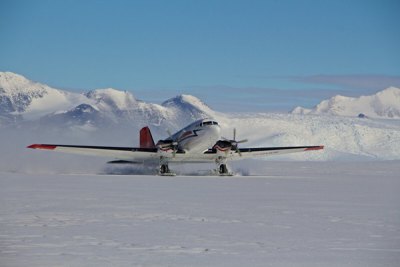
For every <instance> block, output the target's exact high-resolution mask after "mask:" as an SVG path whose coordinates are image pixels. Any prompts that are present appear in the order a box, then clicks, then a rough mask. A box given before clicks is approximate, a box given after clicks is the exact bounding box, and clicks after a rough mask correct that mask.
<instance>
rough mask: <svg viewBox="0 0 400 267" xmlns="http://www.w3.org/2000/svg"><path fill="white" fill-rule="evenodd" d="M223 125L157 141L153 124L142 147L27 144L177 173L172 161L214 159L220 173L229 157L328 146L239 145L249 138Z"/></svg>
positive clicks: (209, 122)
mask: <svg viewBox="0 0 400 267" xmlns="http://www.w3.org/2000/svg"><path fill="white" fill-rule="evenodd" d="M220 131H221V128H220V125H219V124H218V122H217V121H215V120H213V119H200V120H197V121H195V122H193V123H191V124H190V125H188V126H186V127H185V128H183V129H181V130H180V131H178V132H176V133H175V134H172V135H171V134H170V133H169V131H168V134H169V137H168V138H166V139H163V140H159V141H158V142H157V143H156V144H155V143H154V140H153V137H152V134H151V131H150V129H149V127H147V126H146V127H143V128H142V129H141V130H140V133H139V137H140V146H139V147H110V146H80V145H57V144H32V145H30V146H28V147H27V148H32V149H43V150H52V151H57V152H65V153H73V154H83V155H93V156H105V157H110V158H115V159H116V160H113V161H109V162H108V163H114V164H123V163H130V164H158V166H159V169H158V174H159V175H169V176H173V175H175V173H173V172H172V171H171V170H170V169H169V165H168V163H169V162H180V163H185V162H190V163H204V162H214V163H215V164H216V165H217V169H216V171H217V173H218V174H219V175H220V176H226V175H233V173H232V172H230V171H229V170H228V168H227V165H226V163H227V161H228V160H240V159H245V158H253V157H265V156H271V155H280V154H286V153H293V152H303V151H314V150H320V149H323V148H324V146H321V145H319V146H290V147H253V148H239V144H241V143H245V142H247V141H248V140H247V139H244V140H239V141H237V140H236V129H233V139H227V138H224V137H221V136H220Z"/></svg>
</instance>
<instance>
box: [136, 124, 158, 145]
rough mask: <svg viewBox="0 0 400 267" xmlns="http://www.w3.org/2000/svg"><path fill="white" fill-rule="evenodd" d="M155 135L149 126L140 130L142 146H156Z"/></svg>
mask: <svg viewBox="0 0 400 267" xmlns="http://www.w3.org/2000/svg"><path fill="white" fill-rule="evenodd" d="M155 147H156V145H155V144H154V140H153V136H152V135H151V132H150V129H149V127H147V126H146V127H143V128H142V129H141V130H140V148H155Z"/></svg>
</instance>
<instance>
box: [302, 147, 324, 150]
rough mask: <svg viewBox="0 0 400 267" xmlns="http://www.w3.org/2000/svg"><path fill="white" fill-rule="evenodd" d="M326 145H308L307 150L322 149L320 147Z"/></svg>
mask: <svg viewBox="0 0 400 267" xmlns="http://www.w3.org/2000/svg"><path fill="white" fill-rule="evenodd" d="M324 147H325V146H311V147H307V148H306V150H305V151H309V150H320V149H324Z"/></svg>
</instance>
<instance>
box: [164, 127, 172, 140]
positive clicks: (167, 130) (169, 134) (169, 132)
mask: <svg viewBox="0 0 400 267" xmlns="http://www.w3.org/2000/svg"><path fill="white" fill-rule="evenodd" d="M165 131H166V132H167V134H168V138H170V137H171V136H172V134H171V131H170V130H169V129H168V128H167V129H166V130H165Z"/></svg>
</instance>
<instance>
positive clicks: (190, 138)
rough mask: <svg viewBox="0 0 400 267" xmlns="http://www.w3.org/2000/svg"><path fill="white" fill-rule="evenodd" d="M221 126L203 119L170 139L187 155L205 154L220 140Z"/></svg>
mask: <svg viewBox="0 0 400 267" xmlns="http://www.w3.org/2000/svg"><path fill="white" fill-rule="evenodd" d="M220 130H221V129H220V126H219V125H218V123H217V122H216V121H213V120H210V119H202V120H198V121H195V122H194V123H192V124H190V125H188V126H187V127H185V128H183V129H182V130H180V131H179V132H177V133H175V134H173V135H172V136H171V137H170V138H169V139H172V140H173V141H174V142H177V143H178V148H179V149H180V150H183V151H185V153H187V154H194V153H195V154H197V153H203V152H204V151H206V150H207V149H209V148H211V147H212V146H213V145H214V144H215V143H216V142H217V141H218V140H219V139H220Z"/></svg>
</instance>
